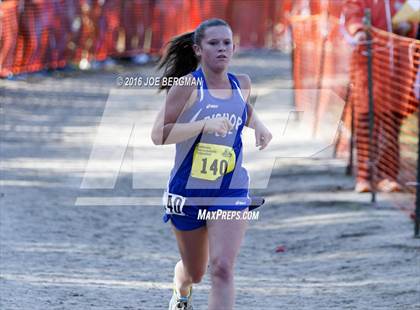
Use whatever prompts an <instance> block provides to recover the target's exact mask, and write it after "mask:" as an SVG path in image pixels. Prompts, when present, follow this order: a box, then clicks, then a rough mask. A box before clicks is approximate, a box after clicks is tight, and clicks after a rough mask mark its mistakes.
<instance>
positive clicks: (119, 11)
mask: <svg viewBox="0 0 420 310" xmlns="http://www.w3.org/2000/svg"><path fill="white" fill-rule="evenodd" d="M286 2H287V1H286V0H281V1H276V0H268V1H259V0H249V1H239V0H234V1H229V0H214V1H204V0H107V1H104V0H36V1H30V0H21V1H17V0H10V1H6V2H1V3H0V27H1V30H2V31H1V38H0V42H1V48H0V51H1V54H0V76H2V77H6V76H8V75H11V74H18V73H22V72H34V71H39V70H42V69H55V68H58V67H63V66H65V65H66V64H69V63H72V64H76V65H79V66H80V67H82V68H83V67H84V66H85V65H86V66H88V63H89V62H90V61H93V60H97V61H102V60H105V59H106V58H107V57H109V56H115V57H122V56H133V55H136V54H139V53H150V54H159V53H160V52H161V51H162V48H164V46H165V43H167V42H168V41H169V40H170V39H171V38H172V37H173V36H175V35H179V34H181V33H183V32H186V31H191V30H193V29H195V27H196V26H197V25H198V24H199V23H200V22H202V21H203V20H205V19H208V18H212V17H219V18H223V19H225V20H227V21H228V22H229V23H230V24H231V25H232V29H233V32H234V33H235V42H236V43H238V44H239V45H240V46H241V47H243V48H261V47H275V46H276V45H277V42H278V38H279V37H280V36H281V35H282V33H283V32H284V28H285V26H284V14H283V11H284V7H285V3H286ZM250 20H252V22H249V21H250Z"/></svg>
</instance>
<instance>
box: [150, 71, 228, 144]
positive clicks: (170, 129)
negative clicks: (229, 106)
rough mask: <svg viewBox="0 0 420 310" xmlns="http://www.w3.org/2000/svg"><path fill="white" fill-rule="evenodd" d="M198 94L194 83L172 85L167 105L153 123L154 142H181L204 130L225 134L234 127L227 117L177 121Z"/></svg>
mask: <svg viewBox="0 0 420 310" xmlns="http://www.w3.org/2000/svg"><path fill="white" fill-rule="evenodd" d="M191 77H192V75H191ZM196 96H197V92H196V88H195V86H194V85H191V86H178V85H174V86H173V87H171V89H170V90H169V92H168V94H167V96H166V102H165V105H164V106H163V107H162V109H161V110H160V111H159V113H158V115H157V117H156V120H155V123H154V125H153V129H152V133H151V138H152V141H153V143H154V144H156V145H161V144H173V143H179V142H182V141H185V140H188V139H190V138H192V137H195V136H197V135H199V134H200V133H201V132H203V131H204V132H217V133H219V134H222V135H223V134H225V133H226V132H227V131H229V130H230V129H231V128H232V125H231V123H230V122H229V120H228V119H227V118H225V117H220V118H214V119H211V120H199V121H195V122H190V123H177V120H178V118H179V116H180V115H181V113H182V112H183V111H184V110H186V109H188V108H189V107H190V106H191V105H192V104H193V102H194V100H195V98H196Z"/></svg>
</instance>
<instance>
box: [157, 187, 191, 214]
mask: <svg viewBox="0 0 420 310" xmlns="http://www.w3.org/2000/svg"><path fill="white" fill-rule="evenodd" d="M162 200H163V206H164V208H165V213H166V214H175V215H183V216H185V215H186V214H185V213H184V212H183V208H184V205H185V200H186V199H185V197H183V196H180V195H176V194H171V193H168V192H166V191H165V192H164V193H163V197H162Z"/></svg>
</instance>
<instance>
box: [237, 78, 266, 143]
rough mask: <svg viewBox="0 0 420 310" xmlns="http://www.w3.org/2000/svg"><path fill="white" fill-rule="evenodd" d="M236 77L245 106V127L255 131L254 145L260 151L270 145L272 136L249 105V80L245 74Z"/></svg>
mask: <svg viewBox="0 0 420 310" xmlns="http://www.w3.org/2000/svg"><path fill="white" fill-rule="evenodd" d="M237 77H238V80H239V83H240V84H241V91H242V95H243V97H244V99H245V101H246V106H247V112H248V118H247V122H246V124H245V125H246V126H247V127H249V128H253V129H254V130H255V145H256V146H257V147H259V149H260V150H262V149H264V148H265V147H266V146H267V145H268V144H269V143H270V141H271V139H272V138H273V135H272V134H271V132H270V131H269V130H268V128H267V127H266V126H265V125H264V124H263V122H262V121H261V120H260V118H259V117H258V115H257V113H256V112H255V110H254V107H253V106H252V105H251V104H250V103H249V98H250V94H251V79H250V78H249V76H248V75H247V74H238V75H237Z"/></svg>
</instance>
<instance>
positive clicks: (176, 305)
mask: <svg viewBox="0 0 420 310" xmlns="http://www.w3.org/2000/svg"><path fill="white" fill-rule="evenodd" d="M169 310H193V306H192V287H191V288H190V294H189V295H188V296H185V297H184V296H178V294H177V292H176V289H175V287H174V292H173V294H172V298H171V300H170V302H169Z"/></svg>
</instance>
